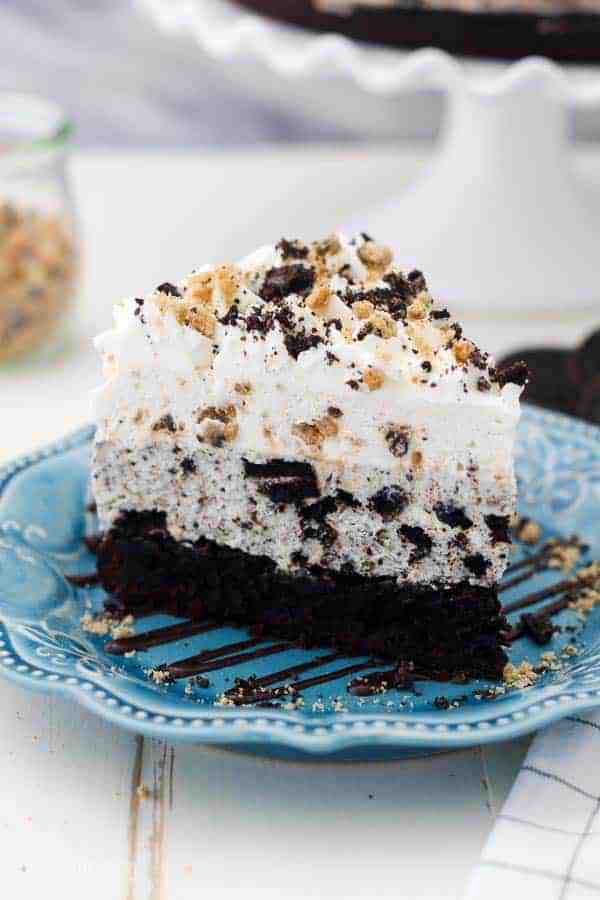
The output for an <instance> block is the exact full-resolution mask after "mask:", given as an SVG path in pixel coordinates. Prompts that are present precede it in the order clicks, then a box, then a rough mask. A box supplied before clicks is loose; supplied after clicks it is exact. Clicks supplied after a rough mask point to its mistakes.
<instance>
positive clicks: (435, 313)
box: [431, 309, 450, 319]
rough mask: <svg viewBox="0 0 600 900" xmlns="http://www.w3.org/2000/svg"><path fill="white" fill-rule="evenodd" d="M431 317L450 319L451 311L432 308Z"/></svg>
mask: <svg viewBox="0 0 600 900" xmlns="http://www.w3.org/2000/svg"><path fill="white" fill-rule="evenodd" d="M431 318H432V319H449V318H450V313H449V312H448V310H447V309H432V310H431Z"/></svg>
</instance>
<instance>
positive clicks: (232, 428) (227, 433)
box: [223, 422, 240, 441]
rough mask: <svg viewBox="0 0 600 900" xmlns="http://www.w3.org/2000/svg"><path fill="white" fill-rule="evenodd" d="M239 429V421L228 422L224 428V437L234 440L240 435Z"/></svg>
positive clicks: (227, 439)
mask: <svg viewBox="0 0 600 900" xmlns="http://www.w3.org/2000/svg"><path fill="white" fill-rule="evenodd" d="M239 430H240V428H239V425H238V424H237V422H227V424H226V425H225V427H224V428H223V437H224V438H225V440H226V441H234V440H235V439H236V437H237V436H238V433H239Z"/></svg>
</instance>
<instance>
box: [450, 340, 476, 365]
mask: <svg viewBox="0 0 600 900" xmlns="http://www.w3.org/2000/svg"><path fill="white" fill-rule="evenodd" d="M474 349H475V347H474V346H473V344H472V343H471V341H467V340H465V339H463V340H460V341H457V342H456V343H455V344H454V346H453V348H452V350H453V352H454V358H455V360H456V361H457V362H458V363H466V362H468V361H469V359H470V358H471V354H472V353H473V351H474Z"/></svg>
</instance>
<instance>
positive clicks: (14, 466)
mask: <svg viewBox="0 0 600 900" xmlns="http://www.w3.org/2000/svg"><path fill="white" fill-rule="evenodd" d="M525 407H526V410H527V416H528V418H530V419H533V420H537V422H538V423H539V424H541V425H544V424H546V425H548V426H553V427H556V426H557V425H559V426H560V427H562V428H563V429H566V430H568V431H569V432H570V433H571V434H572V433H573V432H574V431H575V432H577V433H578V434H579V435H580V436H581V437H582V438H584V439H586V440H592V441H595V442H599V444H600V429H599V428H597V427H596V426H594V425H591V424H588V423H586V422H582V421H580V420H577V419H573V418H571V417H570V416H566V415H562V414H560V413H554V412H548V411H546V410H540V409H537V408H534V407H531V406H529V405H527V404H525ZM93 433H94V427H93V425H86V426H83V427H82V428H79V429H78V430H77V431H75V432H73V433H71V434H69V435H67V436H66V437H64V438H62V439H60V440H58V441H55V442H53V443H51V444H48V445H45V446H43V447H41V448H39V449H38V450H35V451H33V452H31V453H28V454H25V455H22V456H20V457H18V458H17V459H15V460H13V461H11V462H9V463H8V464H6V465H4V466H2V467H0V498H1V496H2V493H3V492H4V490H5V488H6V486H7V484H8V483H9V482H10V480H11V479H12V477H13V476H14V475H16V474H18V473H19V472H22V471H24V470H25V469H27V468H29V467H30V466H32V465H35V464H37V463H39V462H41V461H43V460H45V459H50V458H52V457H54V456H60V455H61V454H63V453H65V452H68V451H70V450H74V449H76V448H78V447H81V446H83V445H84V444H85V443H87V442H89V441H90V439H91V438H92V436H93ZM599 457H600V453H599ZM0 654H1V655H0V674H1V675H2V676H4V677H6V678H8V679H9V680H11V681H13V682H15V683H17V684H19V685H21V686H22V687H26V688H29V689H31V690H35V691H40V692H41V691H44V692H52V693H58V694H62V695H66V696H68V697H71V698H73V699H74V700H75V701H76V702H78V703H79V704H80V705H82V706H83V707H85V708H87V709H88V710H90V711H92V712H94V713H96V714H97V715H99V716H101V717H102V718H104V719H106V720H108V721H110V722H111V723H113V724H116V725H119V726H121V727H123V728H125V729H128V730H130V731H133V732H136V733H138V734H144V735H147V736H149V737H153V738H157V739H161V740H169V741H187V742H192V743H203V744H208V743H214V744H228V745H232V744H269V745H271V746H281V747H289V748H292V749H295V750H301V751H304V752H306V753H310V754H317V755H328V754H331V753H335V752H337V751H342V750H347V749H351V748H356V747H370V748H382V749H383V748H388V749H389V748H394V749H398V750H400V749H408V748H410V749H414V748H423V749H425V748H427V749H441V748H446V749H458V748H464V747H470V746H474V745H477V744H482V743H491V742H496V741H503V740H509V739H512V738H515V737H519V736H521V735H524V734H527V733H529V732H531V731H533V730H536V729H538V728H541V727H545V726H547V725H550V724H551V723H552V722H556V721H558V720H559V719H562V718H563V717H565V716H566V715H569V714H573V713H575V712H581V711H583V710H586V709H591V708H594V707H597V706H600V689H598V688H597V687H594V688H593V689H590V690H585V688H582V689H577V690H573V689H572V688H567V689H564V690H563V689H561V688H560V686H557V690H556V693H555V694H554V695H553V696H552V697H548V698H546V699H544V698H539V697H537V698H536V695H535V693H531V694H529V692H521V693H519V694H518V695H517V694H515V695H514V698H515V700H516V701H517V702H518V705H519V708H518V709H517V710H514V711H509V710H504V712H502V711H500V712H498V713H497V714H489V713H488V714H487V715H485V716H482V717H481V718H479V719H472V720H469V721H467V720H466V719H465V720H463V721H461V720H460V717H458V718H457V721H453V722H451V723H448V722H447V721H444V720H441V719H440V718H437V720H436V719H435V718H434V716H435V714H431V716H421V717H420V718H417V717H416V716H414V715H411V714H403V713H387V714H385V713H383V714H380V715H373V714H367V715H360V714H356V713H343V714H340V713H332V714H327V715H322V716H320V717H319V718H318V719H315V720H314V721H307V720H306V716H305V717H304V721H301V720H300V719H299V718H298V717H295V716H294V715H293V714H290V713H284V712H281V711H272V710H252V709H229V708H223V709H217V708H216V707H214V706H213V707H210V708H206V709H203V708H201V707H199V708H198V709H197V710H194V711H193V712H190V711H189V710H188V709H187V708H186V709H185V710H183V709H182V711H181V714H180V715H175V716H174V715H172V714H169V715H167V714H162V713H156V712H149V711H148V710H147V709H144V708H143V706H141V705H140V703H139V702H134V701H132V700H128V688H127V683H124V684H122V685H121V686H120V688H119V689H115V690H109V689H108V688H107V687H105V686H104V685H101V684H98V683H94V677H93V675H89V676H86V677H82V676H78V677H75V676H72V675H64V676H63V675H60V674H58V673H56V672H50V671H48V670H45V669H44V667H43V664H41V665H36V666H35V667H34V666H32V665H31V664H30V663H29V662H27V661H26V660H24V659H22V658H21V657H19V656H18V654H17V653H16V651H15V649H14V646H13V642H12V639H11V624H10V618H9V617H5V616H0ZM36 672H37V673H39V674H34V673H36ZM159 696H161V695H159ZM528 696H530V697H531V701H530V702H528V699H527V698H528ZM517 698H518V699H517ZM172 703H173V705H176V703H177V701H176V700H172ZM483 708H484V707H482V709H483ZM454 715H455V716H456V715H457V714H456V713H454ZM430 719H431V720H430Z"/></svg>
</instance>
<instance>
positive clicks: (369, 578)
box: [92, 234, 526, 676]
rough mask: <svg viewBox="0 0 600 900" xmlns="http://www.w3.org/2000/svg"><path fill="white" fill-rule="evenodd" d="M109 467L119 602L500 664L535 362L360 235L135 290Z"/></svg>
mask: <svg viewBox="0 0 600 900" xmlns="http://www.w3.org/2000/svg"><path fill="white" fill-rule="evenodd" d="M114 318H115V323H114V327H113V329H112V330H111V331H108V332H106V333H105V334H103V335H101V336H100V337H99V338H97V341H96V346H97V348H98V350H99V351H100V353H101V355H102V357H103V360H104V374H105V379H106V380H105V383H104V384H103V385H102V387H100V388H99V389H98V390H97V391H96V393H95V418H96V423H97V431H96V438H95V450H94V459H93V470H92V483H93V492H94V496H95V500H96V503H97V508H98V514H99V517H100V521H101V525H102V526H103V528H104V530H105V536H104V539H103V541H102V543H101V544H100V547H99V549H98V571H99V575H100V578H101V580H102V582H103V584H104V586H105V587H106V588H107V590H108V591H109V592H110V594H111V600H110V602H109V605H110V608H111V609H112V610H113V611H116V612H118V613H119V614H129V613H133V614H136V613H139V612H142V611H152V610H162V611H167V612H171V613H174V614H177V615H183V616H186V617H191V618H203V617H204V618H209V619H211V620H215V621H219V622H233V623H236V624H244V625H249V626H251V627H252V628H254V629H259V633H263V634H265V635H269V636H280V637H282V638H285V639H286V640H293V641H298V642H299V643H300V644H302V645H303V646H334V647H336V648H338V649H340V650H342V651H344V652H346V653H369V654H372V655H376V656H379V657H385V658H394V659H401V660H406V661H410V663H411V665H414V666H416V667H417V668H418V669H419V670H420V671H424V672H427V673H430V674H431V673H457V672H460V673H461V674H466V675H489V676H497V675H500V674H501V672H502V669H503V666H504V664H505V662H506V655H505V653H504V651H503V648H502V644H503V635H504V631H505V629H506V621H505V620H504V618H503V616H502V615H501V613H500V604H499V602H498V599H497V596H496V584H497V583H498V581H499V579H500V578H501V576H502V573H503V571H504V569H505V567H506V564H507V560H508V554H509V549H510V548H509V543H510V534H509V531H510V522H511V519H512V517H513V515H514V511H515V478H514V472H513V444H514V439H515V430H516V425H517V422H518V418H519V395H520V393H521V391H522V388H523V385H524V384H525V382H526V368H525V367H524V366H522V365H519V364H518V363H516V364H514V365H513V366H511V367H509V368H506V369H497V368H496V367H495V366H494V363H493V360H492V359H491V358H490V357H489V356H488V354H486V353H484V352H482V351H481V350H480V349H479V348H477V347H476V346H475V345H474V344H473V343H472V342H471V341H470V340H468V339H467V338H466V337H465V336H464V335H463V332H462V329H461V327H460V325H459V324H458V323H457V322H456V321H454V320H453V319H452V317H451V316H450V314H449V312H448V311H447V310H446V309H444V308H443V307H440V306H438V305H436V304H435V303H434V302H433V300H432V298H431V296H430V294H429V292H428V290H427V286H426V282H425V278H424V277H423V275H422V273H421V272H419V271H416V270H415V271H411V272H408V273H404V272H403V271H402V270H401V269H400V268H399V267H398V266H397V265H395V264H394V262H393V258H392V253H391V251H390V250H389V249H388V248H387V247H385V246H382V245H379V244H378V243H376V242H375V241H374V240H372V239H371V238H370V237H369V236H368V235H365V234H361V235H358V236H356V237H355V238H353V239H351V240H347V239H345V238H344V237H342V236H338V235H334V236H331V237H329V238H326V239H325V240H319V241H314V242H312V243H310V244H304V243H302V242H300V241H295V240H294V241H289V240H285V239H282V240H280V241H279V242H278V243H277V244H276V245H274V246H267V247H263V248H261V249H260V250H258V251H257V252H255V253H253V254H252V255H251V256H248V257H246V258H245V259H243V260H242V261H241V262H239V263H238V264H237V265H229V264H228V265H221V266H216V267H211V266H206V267H203V268H201V269H198V270H197V271H194V272H192V273H191V275H189V276H188V277H187V278H186V279H185V280H184V281H183V282H181V283H179V284H173V283H164V284H161V285H159V286H158V287H157V288H156V289H155V290H154V291H153V292H151V293H150V294H149V295H147V296H146V297H133V298H130V299H127V300H124V301H122V302H120V303H118V304H117V305H116V306H115V310H114Z"/></svg>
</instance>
